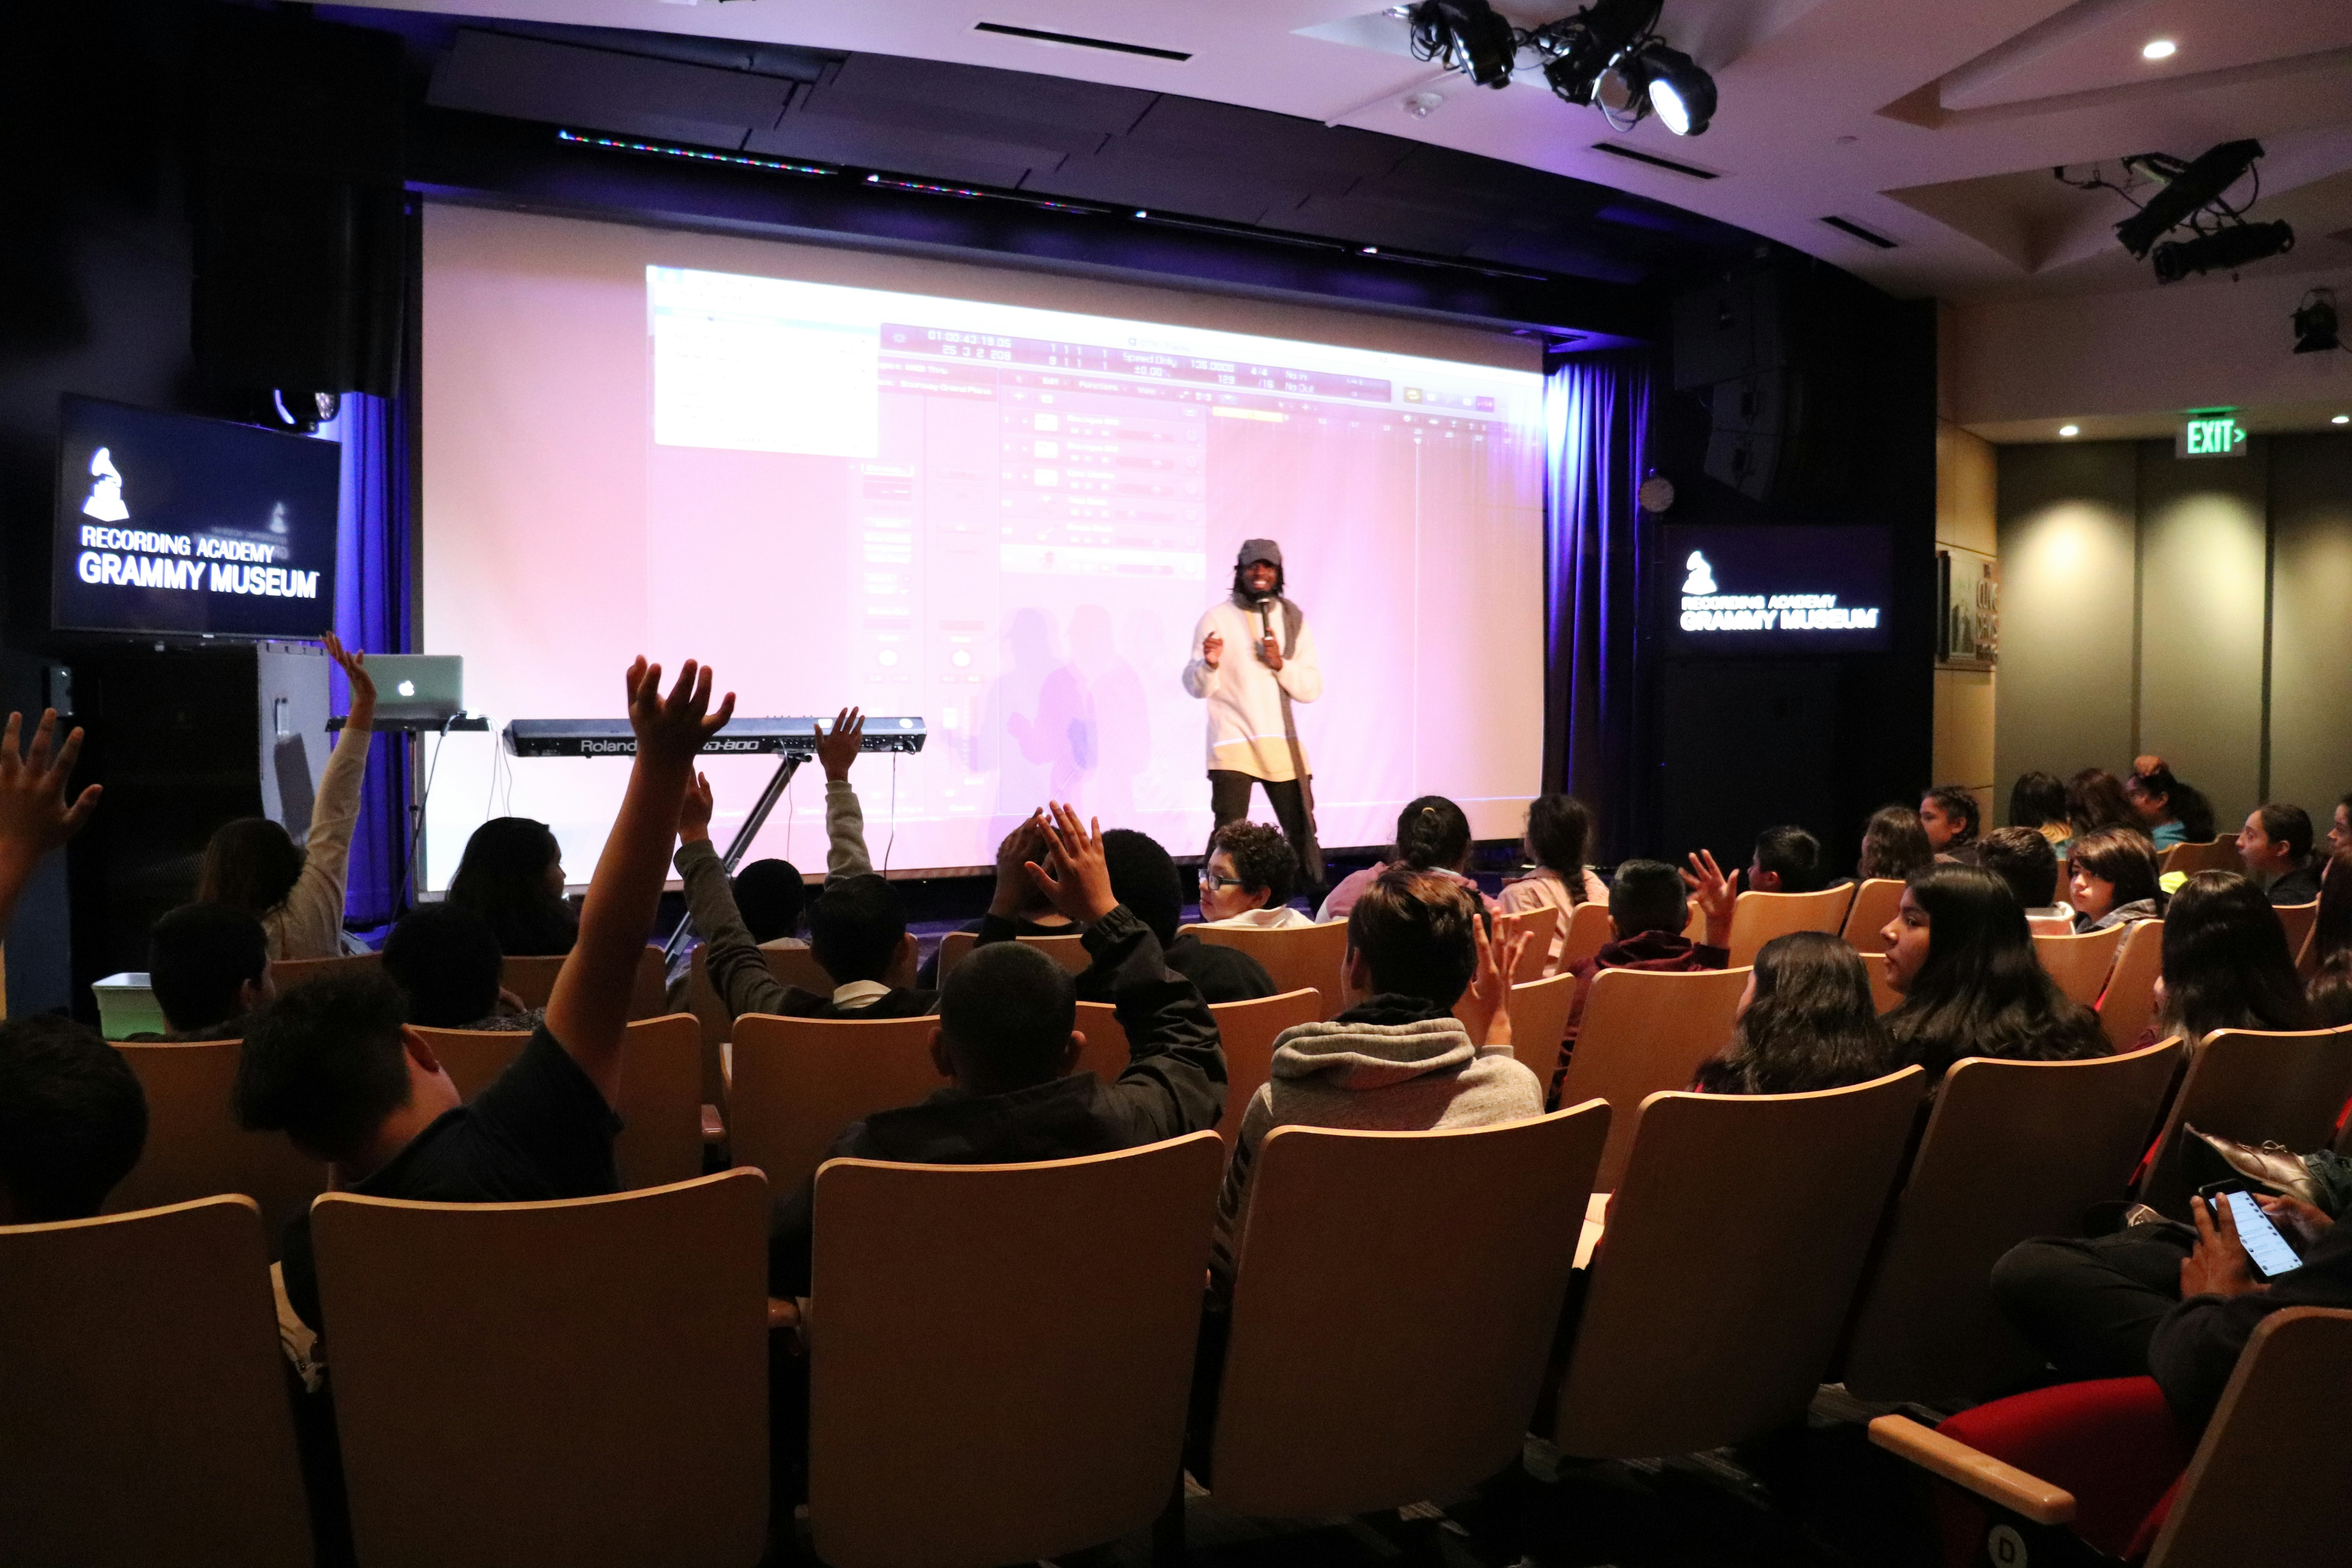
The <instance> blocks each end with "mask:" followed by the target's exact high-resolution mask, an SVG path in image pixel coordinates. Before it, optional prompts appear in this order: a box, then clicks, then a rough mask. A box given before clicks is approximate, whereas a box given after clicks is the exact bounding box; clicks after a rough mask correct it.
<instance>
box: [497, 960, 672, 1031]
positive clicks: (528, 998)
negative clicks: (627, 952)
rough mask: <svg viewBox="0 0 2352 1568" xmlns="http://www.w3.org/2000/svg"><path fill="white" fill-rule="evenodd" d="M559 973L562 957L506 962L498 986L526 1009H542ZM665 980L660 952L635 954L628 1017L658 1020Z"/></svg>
mask: <svg viewBox="0 0 2352 1568" xmlns="http://www.w3.org/2000/svg"><path fill="white" fill-rule="evenodd" d="M562 971H563V955H562V954H557V955H554V956H551V957H541V958H509V959H507V960H506V961H505V962H504V963H500V964H499V984H500V985H503V986H504V987H506V988H507V989H508V990H509V991H511V992H513V993H514V994H516V995H517V996H519V997H520V998H521V999H522V1005H524V1006H526V1007H544V1006H546V1005H547V999H548V998H549V997H550V996H552V995H554V994H555V977H556V976H557V975H558V974H560V973H562ZM668 991H669V977H668V975H667V973H665V971H664V969H663V965H662V950H661V949H660V948H657V947H646V948H641V949H639V950H638V952H637V973H636V974H635V978H634V982H633V984H631V985H630V987H629V1016H630V1017H631V1018H658V1017H660V1016H662V1014H663V1013H665V1012H667V1010H668V1007H669V1003H668V1000H667V997H668Z"/></svg>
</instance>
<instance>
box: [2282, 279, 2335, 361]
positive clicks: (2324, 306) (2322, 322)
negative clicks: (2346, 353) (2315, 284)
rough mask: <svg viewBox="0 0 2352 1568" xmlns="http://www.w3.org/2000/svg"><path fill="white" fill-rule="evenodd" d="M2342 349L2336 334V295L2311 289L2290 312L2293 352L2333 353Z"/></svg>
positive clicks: (2329, 291)
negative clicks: (2292, 327) (2292, 328)
mask: <svg viewBox="0 0 2352 1568" xmlns="http://www.w3.org/2000/svg"><path fill="white" fill-rule="evenodd" d="M2343 346H2344V341H2343V339H2342V338H2341V337H2339V336H2338V335H2337V332H2336V291H2335V290H2334V289H2313V290H2312V291H2311V292H2310V293H2308V294H2305V296H2304V297H2303V303H2301V304H2300V305H2297V306H2296V307H2295V308H2294V352H2295V353H2299V354H2324V353H2335V352H2336V350H2337V349H2340V348H2342V347H2343Z"/></svg>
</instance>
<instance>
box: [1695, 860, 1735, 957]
mask: <svg viewBox="0 0 2352 1568" xmlns="http://www.w3.org/2000/svg"><path fill="white" fill-rule="evenodd" d="M1683 886H1684V887H1685V888H1687V889H1690V896H1691V901H1692V902H1693V903H1695V904H1696V905H1698V908H1699V913H1700V914H1702V915H1704V916H1705V917H1706V933H1707V941H1708V942H1709V943H1710V944H1712V945H1714V946H1716V947H1722V946H1724V945H1726V944H1727V942H1729V941H1730V933H1731V910H1732V906H1733V905H1735V904H1737V903H1738V901H1739V873H1738V872H1737V871H1734V872H1732V873H1731V874H1730V875H1729V876H1726V875H1724V873H1723V868H1721V867H1719V866H1717V864H1716V863H1715V852H1714V851H1713V850H1711V849H1701V850H1698V851H1696V852H1695V853H1694V854H1693V855H1692V856H1691V858H1690V869H1689V870H1687V871H1685V872H1684V873H1683Z"/></svg>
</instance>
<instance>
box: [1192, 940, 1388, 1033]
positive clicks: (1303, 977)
mask: <svg viewBox="0 0 2352 1568" xmlns="http://www.w3.org/2000/svg"><path fill="white" fill-rule="evenodd" d="M1184 931H1191V932H1192V934H1193V935H1194V936H1197V937H1199V938H1200V939H1201V940H1202V942H1207V943H1209V944H1210V945H1211V946H1213V947H1231V948H1238V949H1239V950H1240V951H1242V952H1246V953H1248V954H1249V955H1250V956H1251V957H1252V958H1255V959H1256V960H1257V961H1258V962H1259V963H1262V964H1264V965H1265V972H1266V973H1268V974H1270V975H1272V976H1273V977H1274V988H1275V989H1276V991H1277V992H1286V991H1299V990H1304V989H1305V988H1307V987H1308V986H1312V987H1314V988H1315V990H1316V991H1317V992H1318V993H1320V994H1321V996H1322V1002H1323V1011H1322V1014H1321V1016H1323V1017H1326V1018H1328V1017H1329V1016H1332V1015H1333V1014H1334V1013H1337V1012H1338V1011H1339V967H1340V964H1341V963H1342V962H1344V961H1345V959H1346V957H1347V954H1348V922H1347V921H1324V922H1323V923H1322V924H1321V925H1307V926H1278V927H1275V928H1272V929H1268V928H1266V927H1265V926H1218V925H1192V926H1186V927H1184V928H1183V931H1178V932H1177V934H1178V935H1179V936H1181V935H1182V934H1184Z"/></svg>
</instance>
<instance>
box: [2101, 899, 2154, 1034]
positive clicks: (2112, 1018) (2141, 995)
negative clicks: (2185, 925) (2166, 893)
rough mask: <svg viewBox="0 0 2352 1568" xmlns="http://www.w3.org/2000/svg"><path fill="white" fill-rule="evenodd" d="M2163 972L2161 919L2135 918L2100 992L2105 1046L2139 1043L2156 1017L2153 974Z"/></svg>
mask: <svg viewBox="0 0 2352 1568" xmlns="http://www.w3.org/2000/svg"><path fill="white" fill-rule="evenodd" d="M2163 972H2164V922H2163V921H2133V922H2132V923H2131V924H2130V926H2128V927H2127V928H2126V931H2125V933H2124V942H2123V946H2122V947H2121V948H2120V949H2118V950H2117V951H2116V966H2115V968H2114V969H2112V970H2110V971H2109V972H2108V973H2107V988H2106V990H2105V991H2104V992H2102V993H2100V995H2099V1002H2098V1007H2099V1027H2100V1028H2101V1029H2102V1030H2104V1031H2105V1034H2106V1037H2107V1044H2108V1045H2110V1046H2112V1047H2115V1048H2116V1050H2119V1051H2127V1050H2129V1049H2131V1048H2132V1047H2134V1046H2136V1045H2137V1044H2138V1043H2139V1037H2140V1035H2141V1034H2142V1032H2144V1031H2145V1030H2146V1029H2147V1026H2148V1025H2149V1023H2151V1022H2152V1021H2153V1020H2154V1019H2155V1017H2156V977H2157V976H2158V974H2160V973H2163Z"/></svg>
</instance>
